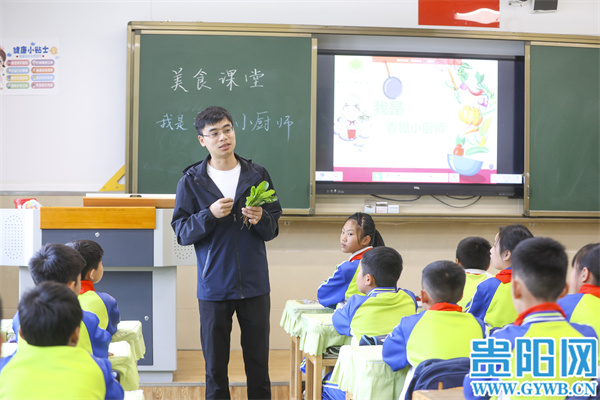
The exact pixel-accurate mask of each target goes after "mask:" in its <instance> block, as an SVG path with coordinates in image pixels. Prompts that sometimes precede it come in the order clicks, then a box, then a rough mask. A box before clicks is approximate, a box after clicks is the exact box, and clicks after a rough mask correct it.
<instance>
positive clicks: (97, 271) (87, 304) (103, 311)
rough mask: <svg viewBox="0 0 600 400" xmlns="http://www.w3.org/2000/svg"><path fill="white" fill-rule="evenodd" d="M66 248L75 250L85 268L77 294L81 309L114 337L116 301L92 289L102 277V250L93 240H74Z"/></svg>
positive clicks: (116, 323)
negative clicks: (81, 258)
mask: <svg viewBox="0 0 600 400" xmlns="http://www.w3.org/2000/svg"><path fill="white" fill-rule="evenodd" d="M67 246H69V247H72V248H74V249H75V250H77V251H78V252H79V254H81V256H82V257H83V259H84V260H85V266H84V267H83V270H82V271H81V293H80V294H79V303H80V304H81V308H82V309H83V310H85V311H89V312H92V313H94V314H96V316H97V317H98V319H99V320H100V328H102V329H105V330H107V331H108V333H110V334H111V335H114V334H115V332H116V331H117V325H119V322H120V321H121V314H120V313H119V307H118V306H117V301H116V300H115V299H114V297H112V296H111V295H109V294H107V293H102V292H96V290H95V289H94V284H95V283H98V282H100V280H101V279H102V276H103V275H104V265H102V256H103V255H104V250H103V249H102V247H101V246H100V245H99V244H98V243H96V242H94V241H93V240H75V241H72V242H69V243H67Z"/></svg>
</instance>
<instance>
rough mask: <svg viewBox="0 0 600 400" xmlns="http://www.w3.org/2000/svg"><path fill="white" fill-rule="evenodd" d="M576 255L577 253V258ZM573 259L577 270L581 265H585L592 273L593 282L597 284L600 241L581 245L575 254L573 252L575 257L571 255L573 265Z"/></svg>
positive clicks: (599, 279) (599, 270) (599, 281)
mask: <svg viewBox="0 0 600 400" xmlns="http://www.w3.org/2000/svg"><path fill="white" fill-rule="evenodd" d="M584 249H585V250H584ZM582 250H583V251H582ZM580 253H583V254H580ZM577 255H579V258H578V257H577ZM575 260H577V266H578V268H579V271H581V270H582V269H583V267H586V268H587V269H588V271H590V274H591V275H592V278H593V284H594V285H596V286H598V283H600V243H591V244H588V245H586V246H583V247H582V248H581V249H580V250H579V251H578V252H577V254H575V257H573V267H575Z"/></svg>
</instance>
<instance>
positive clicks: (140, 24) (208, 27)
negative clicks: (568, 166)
mask: <svg viewBox="0 0 600 400" xmlns="http://www.w3.org/2000/svg"><path fill="white" fill-rule="evenodd" d="M143 30H156V31H161V32H162V31H181V30H192V31H206V32H213V33H214V34H221V33H223V32H236V33H240V32H248V33H260V34H265V33H266V34H284V35H291V34H306V35H310V36H311V37H312V38H315V39H316V40H318V41H319V47H321V45H322V44H323V43H324V40H325V41H328V40H329V41H331V45H333V46H334V48H344V47H345V46H347V45H348V44H351V45H352V44H353V43H356V42H358V43H362V42H365V39H372V40H375V41H379V40H384V41H385V40H390V39H394V40H395V38H398V39H399V40H403V38H404V39H409V38H413V39H416V40H440V39H442V40H450V42H452V41H453V40H454V39H458V40H462V39H464V40H466V41H468V40H471V39H474V40H483V41H488V40H489V41H504V42H511V41H512V42H521V43H523V46H525V45H526V44H527V45H529V44H530V43H533V42H540V43H542V44H549V45H553V44H560V45H563V46H572V47H578V46H585V45H593V46H600V38H599V37H597V36H583V35H561V34H531V33H511V32H491V31H477V30H473V31H471V30H470V31H463V30H448V29H433V30H428V29H426V30H424V29H408V28H384V27H335V26H317V25H277V24H235V23H202V22H144V21H135V22H129V24H128V48H129V50H128V57H127V64H128V68H127V132H128V140H127V143H126V146H127V149H126V151H127V155H126V157H127V160H126V161H127V162H126V192H127V193H134V192H135V191H134V190H133V186H132V184H131V183H132V173H131V171H132V169H133V168H134V165H133V164H134V163H133V161H134V155H133V154H132V148H133V145H134V143H133V141H132V140H131V137H130V135H129V132H131V131H132V130H133V126H134V125H135V123H136V122H135V121H134V119H133V118H131V115H132V113H133V112H134V111H135V107H136V105H135V104H134V102H133V101H132V99H133V98H134V96H135V91H136V90H137V89H136V88H135V87H134V83H135V82H134V79H133V74H132V69H131V65H133V63H134V61H135V58H136V51H135V49H136V46H137V45H139V44H136V41H135V36H136V35H137V34H138V32H140V31H143ZM379 38H381V39H379ZM339 46H341V47H339ZM315 52H316V45H315ZM138 56H139V55H138ZM313 67H314V68H315V69H316V65H313ZM526 73H529V72H528V71H526ZM527 79H529V78H528V77H526V87H525V90H526V106H525V113H526V118H529V112H530V108H529V106H530V104H529V100H530V99H529V96H530V92H528V91H529V87H528V85H529V83H528V81H527ZM313 101H314V98H313ZM312 112H313V115H316V110H314V106H313V111H312ZM530 122H531V121H530V120H529V119H527V120H526V127H525V135H526V138H525V139H526V141H527V143H526V144H525V145H526V146H528V141H529V129H530V126H529V124H530ZM313 124H314V122H313ZM313 151H314V149H313ZM529 151H530V148H527V147H526V148H525V162H526V171H527V168H528V167H527V165H528V164H527V163H528V162H529V161H530V160H529V155H530V154H529ZM313 157H314V154H313ZM313 172H314V171H313ZM529 178H530V177H529V176H527V174H525V176H524V179H525V196H524V200H523V203H522V204H521V205H520V206H519V208H520V209H521V210H520V212H519V213H520V214H521V215H524V216H533V217H538V216H548V217H561V216H565V217H573V218H589V217H593V218H599V217H600V211H596V210H594V211H591V212H587V211H583V212H582V211H578V210H576V209H575V210H573V211H571V210H568V211H562V210H554V209H549V210H534V209H531V210H530V200H531V198H530V197H528V195H530V193H528V191H527V188H528V185H529V183H530V180H529ZM313 179H314V178H313ZM312 184H313V188H314V180H313V182H312ZM321 197H322V199H321V200H322V201H323V203H321V200H319V199H317V201H319V204H327V203H328V202H337V201H338V200H336V199H334V198H340V197H339V196H337V195H325V196H321ZM350 200H352V199H350ZM359 202H360V201H359ZM346 203H347V200H340V201H339V204H340V206H343V205H344V204H346ZM357 204H358V203H357ZM361 204H362V203H361ZM314 206H315V195H314V190H313V192H311V209H310V210H309V212H308V213H309V214H310V213H312V212H313V210H314V211H316V212H317V213H319V212H320V211H319V210H318V209H317V210H315V208H314ZM361 207H362V205H361ZM284 212H285V211H284ZM288 213H289V211H288Z"/></svg>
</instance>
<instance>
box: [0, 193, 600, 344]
mask: <svg viewBox="0 0 600 400" xmlns="http://www.w3.org/2000/svg"><path fill="white" fill-rule="evenodd" d="M12 198H13V197H11V196H0V208H10V207H11V205H12ZM38 200H40V202H42V204H45V205H46V206H82V199H81V197H80V196H38ZM354 211H357V209H355V208H354V209H352V208H350V207H348V208H346V209H342V210H341V213H340V214H339V215H338V216H337V217H335V216H333V215H330V216H324V217H319V218H316V217H311V218H302V217H286V216H284V217H282V219H281V220H280V224H279V225H280V234H279V236H278V237H277V238H276V239H275V240H273V241H271V242H268V243H267V253H268V258H269V269H270V281H271V348H272V349H287V348H289V336H288V335H287V334H286V333H285V331H284V330H283V329H282V328H281V327H280V326H279V322H280V320H281V315H282V312H283V308H284V306H285V302H286V300H289V299H309V300H315V299H316V291H317V288H318V286H319V284H320V283H321V282H322V281H323V280H325V279H327V278H328V277H329V276H330V275H331V274H332V273H333V271H334V270H335V267H336V265H337V264H339V263H340V262H342V261H344V260H346V259H347V257H348V255H346V254H344V253H342V252H341V251H340V246H339V237H340V231H341V228H342V225H343V224H344V221H345V216H348V215H350V214H352V213H353V212H354ZM375 218H376V226H377V229H378V230H379V231H380V232H381V235H382V236H383V239H384V241H385V243H386V245H387V246H391V247H394V248H395V249H396V250H398V251H399V252H400V254H401V255H402V258H403V261H404V271H403V273H402V276H401V277H400V281H399V286H400V287H402V288H406V289H409V290H412V291H413V292H415V293H417V294H418V293H419V290H420V277H421V271H422V269H423V268H424V267H425V266H426V265H427V264H428V263H430V262H432V261H435V260H442V259H447V260H454V258H455V250H456V245H457V244H458V242H459V241H460V240H461V239H463V238H464V237H467V236H482V237H484V238H486V239H487V240H488V241H490V243H493V241H494V236H495V235H496V232H497V231H498V227H499V226H504V225H508V224H512V223H523V224H525V225H526V226H527V227H528V228H529V229H530V230H531V231H532V233H533V234H534V235H535V236H548V237H553V238H555V239H556V240H558V241H560V242H561V243H563V245H564V246H565V247H566V249H567V253H568V255H569V259H571V258H572V257H573V255H574V254H575V252H576V251H577V250H578V249H579V248H580V247H582V246H583V245H585V244H587V243H591V242H598V241H600V221H599V220H598V219H565V218H558V219H556V218H543V219H539V218H538V219H531V218H530V219H524V218H522V217H520V216H512V217H504V218H493V217H474V216H468V215H464V216H454V217H453V216H440V217H427V216H410V217H409V216H404V217H403V216H396V217H385V216H375ZM0 295H1V296H2V300H3V306H4V309H3V313H4V315H5V318H6V317H8V318H10V317H11V316H12V315H14V313H15V312H16V309H17V304H18V301H19V298H18V267H7V266H0ZM117 300H118V299H117ZM177 348H178V349H180V350H198V349H200V348H201V347H200V321H199V315H198V302H197V300H196V266H179V267H178V268H177ZM240 348H241V347H240V345H239V328H238V327H237V325H236V324H234V330H233V339H232V349H234V350H236V349H237V350H239V349H240Z"/></svg>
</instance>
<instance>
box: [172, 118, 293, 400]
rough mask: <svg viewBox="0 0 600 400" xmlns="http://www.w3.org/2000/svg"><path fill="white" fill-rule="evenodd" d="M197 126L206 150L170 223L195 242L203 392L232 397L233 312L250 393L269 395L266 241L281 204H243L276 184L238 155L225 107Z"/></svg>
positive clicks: (187, 174)
mask: <svg viewBox="0 0 600 400" xmlns="http://www.w3.org/2000/svg"><path fill="white" fill-rule="evenodd" d="M195 126H196V130H197V132H198V140H199V141H200V144H201V145H202V146H203V147H206V149H207V150H208V152H209V155H208V156H207V157H206V158H205V159H204V161H200V162H198V163H196V164H193V165H191V166H189V167H187V168H186V169H185V170H184V171H183V177H182V178H181V179H180V180H179V183H178V184H177V192H176V196H175V210H174V212H173V219H172V221H171V226H172V227H173V230H174V231H175V236H176V237H177V242H178V243H179V244H181V245H190V244H193V245H194V248H195V250H196V258H197V261H198V289H197V297H198V305H199V309H200V341H201V343H202V353H203V354H204V360H205V364H206V398H207V399H213V398H229V397H230V394H229V379H228V377H227V365H228V363H229V349H230V341H231V326H232V322H233V313H234V312H235V313H236V315H237V319H238V322H239V324H240V330H241V333H242V352H243V356H244V362H245V368H246V380H247V383H248V398H250V399H270V398H271V381H270V379H269V329H270V328H269V312H270V309H271V300H270V296H269V291H270V287H269V269H268V265H267V251H266V246H265V242H266V241H269V240H271V239H274V238H275V237H276V236H277V235H278V233H279V226H278V220H279V217H280V216H281V213H282V210H281V205H280V204H279V201H277V200H276V201H274V202H272V203H265V204H264V205H263V206H258V207H245V202H246V197H247V196H249V194H250V189H251V187H252V186H258V185H259V184H260V183H261V182H262V181H267V182H268V183H269V189H273V183H272V182H271V178H270V176H269V173H268V172H267V170H266V169H265V168H264V167H262V166H260V165H258V164H255V163H253V162H252V161H251V160H247V159H245V158H242V157H240V156H238V155H237V154H235V153H234V149H235V144H236V140H235V131H234V128H233V126H234V124H233V119H232V118H231V115H230V114H229V112H228V111H227V110H225V109H224V108H222V107H216V106H213V107H208V108H207V109H205V110H203V111H201V112H200V113H199V114H198V116H197V117H196V122H195ZM246 219H247V222H248V225H247V226H246V224H245V223H244V220H246Z"/></svg>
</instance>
